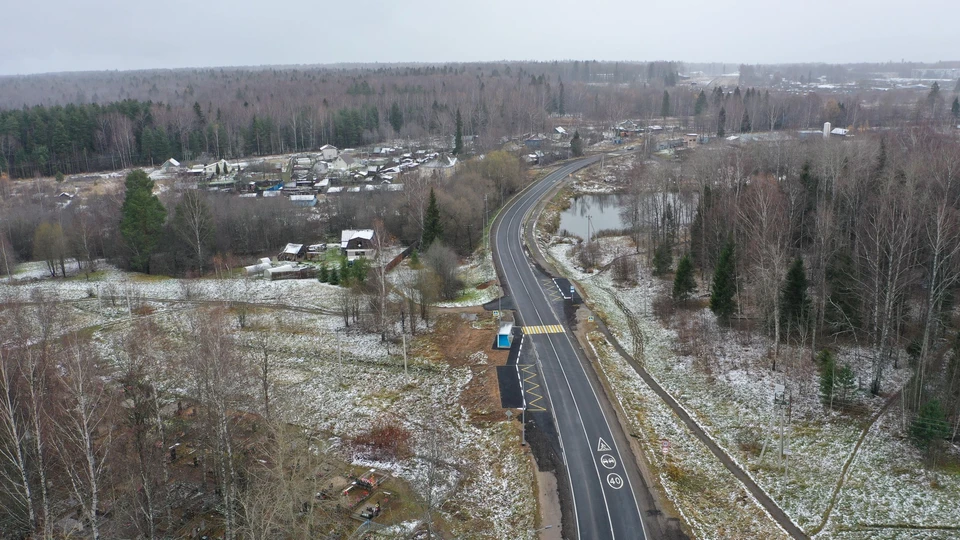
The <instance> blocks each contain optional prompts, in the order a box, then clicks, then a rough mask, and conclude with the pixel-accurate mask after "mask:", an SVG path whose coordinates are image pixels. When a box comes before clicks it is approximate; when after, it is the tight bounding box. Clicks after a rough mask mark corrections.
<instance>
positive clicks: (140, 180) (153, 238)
mask: <svg viewBox="0 0 960 540" xmlns="http://www.w3.org/2000/svg"><path fill="white" fill-rule="evenodd" d="M125 185H126V188H127V191H126V195H125V196H124V199H123V206H122V207H121V208H120V216H121V217H120V235H121V236H122V237H123V240H124V243H125V244H126V248H127V262H128V264H129V265H130V268H131V269H132V270H134V271H137V272H146V273H149V272H150V256H151V255H153V251H154V249H156V247H157V243H158V242H159V241H160V235H161V232H162V230H163V222H164V220H165V219H166V218H167V211H166V210H165V209H164V208H163V204H162V203H161V202H160V199H158V198H157V196H156V195H154V194H153V180H150V178H149V177H148V176H147V173H145V172H143V171H142V170H141V169H137V170H135V171H133V172H131V173H130V174H128V175H127V179H126V182H125Z"/></svg>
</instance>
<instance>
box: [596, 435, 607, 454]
mask: <svg viewBox="0 0 960 540" xmlns="http://www.w3.org/2000/svg"><path fill="white" fill-rule="evenodd" d="M609 451H610V445H609V444H607V441H605V440H603V438H602V437H601V438H600V442H599V443H597V452H609Z"/></svg>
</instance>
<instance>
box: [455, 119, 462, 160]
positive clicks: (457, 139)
mask: <svg viewBox="0 0 960 540" xmlns="http://www.w3.org/2000/svg"><path fill="white" fill-rule="evenodd" d="M462 152H463V118H461V117H460V109H457V126H456V133H455V134H454V138H453V154H454V155H460V154H461V153H462Z"/></svg>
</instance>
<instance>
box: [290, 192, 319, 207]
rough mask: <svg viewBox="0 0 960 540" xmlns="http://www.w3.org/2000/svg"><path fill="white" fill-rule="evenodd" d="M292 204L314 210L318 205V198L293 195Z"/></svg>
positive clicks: (291, 197)
mask: <svg viewBox="0 0 960 540" xmlns="http://www.w3.org/2000/svg"><path fill="white" fill-rule="evenodd" d="M290 202H292V203H293V204H294V205H296V206H302V207H304V208H312V207H314V206H316V205H317V196H316V195H291V196H290Z"/></svg>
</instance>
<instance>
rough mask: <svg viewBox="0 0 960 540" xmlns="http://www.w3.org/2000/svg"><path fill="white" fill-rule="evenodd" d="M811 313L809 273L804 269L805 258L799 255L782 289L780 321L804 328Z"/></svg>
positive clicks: (792, 326)
mask: <svg viewBox="0 0 960 540" xmlns="http://www.w3.org/2000/svg"><path fill="white" fill-rule="evenodd" d="M809 313H810V298H809V297H808V296H807V273H806V271H805V270H804V269H803V259H801V258H800V257H797V258H796V259H794V260H793V264H791V265H790V269H789V270H788V271H787V278H786V280H785V282H784V284H783V289H782V290H781V291H780V321H781V324H783V325H784V326H787V327H788V328H802V327H804V326H806V324H807V318H808V315H809Z"/></svg>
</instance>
